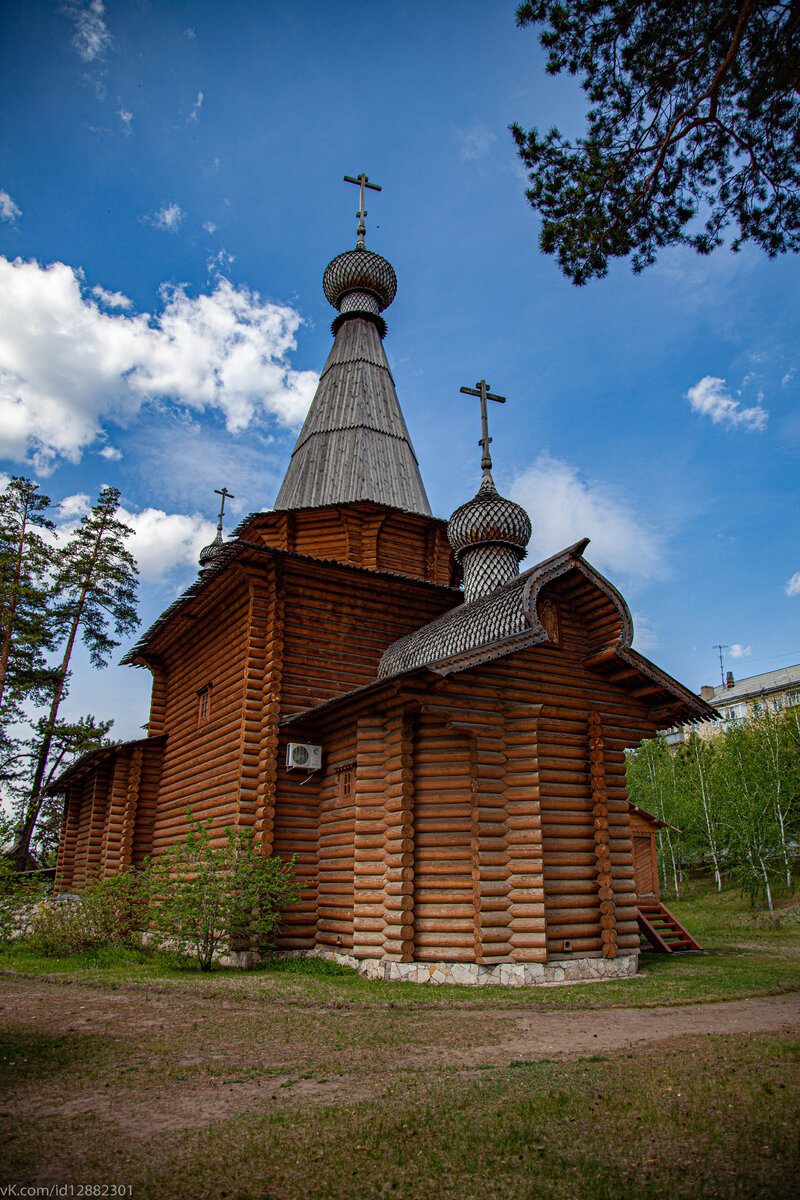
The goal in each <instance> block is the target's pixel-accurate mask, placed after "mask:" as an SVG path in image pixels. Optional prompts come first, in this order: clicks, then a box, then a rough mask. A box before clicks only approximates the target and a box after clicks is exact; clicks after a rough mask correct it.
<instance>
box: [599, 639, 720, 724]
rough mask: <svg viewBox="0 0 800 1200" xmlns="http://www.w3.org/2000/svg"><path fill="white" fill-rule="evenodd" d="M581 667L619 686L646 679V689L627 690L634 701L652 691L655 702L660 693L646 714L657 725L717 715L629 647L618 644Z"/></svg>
mask: <svg viewBox="0 0 800 1200" xmlns="http://www.w3.org/2000/svg"><path fill="white" fill-rule="evenodd" d="M583 665H584V666H585V667H589V669H590V670H593V671H597V672H598V673H599V674H601V675H603V676H604V677H605V678H607V679H609V682H613V683H617V684H618V685H619V686H621V687H625V686H626V685H625V682H624V681H625V680H626V679H630V680H631V681H633V680H641V679H643V680H645V681H646V682H647V684H648V685H649V686H646V687H644V688H642V687H639V688H632V687H630V688H627V689H626V690H628V691H629V692H630V693H631V694H632V695H634V696H635V697H636V698H642V697H644V696H647V695H648V694H650V693H651V692H652V693H653V694H654V700H655V699H656V697H657V696H658V694H659V693H660V695H661V698H662V699H663V703H661V704H657V703H654V704H653V705H652V707H651V708H650V709H649V711H648V714H647V715H648V717H649V719H650V720H651V721H653V722H654V724H656V725H658V724H659V723H660V722H662V721H666V722H669V721H687V720H688V721H710V720H714V718H715V717H716V715H717V714H716V711H715V710H714V709H713V708H712V707H711V705H710V704H707V703H706V701H705V700H703V699H701V698H700V696H696V695H695V694H694V692H690V691H689V689H688V688H686V687H684V686H683V684H682V683H678V681H677V679H673V678H672V676H671V675H668V674H667V673H666V671H662V670H661V668H660V667H657V666H656V665H655V663H652V662H650V659H649V658H645V657H644V655H642V654H639V652H638V651H637V650H634V649H633V648H632V647H631V646H625V645H620V644H619V643H617V645H615V646H611V647H608V648H607V649H605V650H602V651H601V652H600V653H599V654H594V655H591V656H590V657H588V658H585V659H584V660H583ZM619 667H623V668H624V669H623V670H622V672H620V671H619Z"/></svg>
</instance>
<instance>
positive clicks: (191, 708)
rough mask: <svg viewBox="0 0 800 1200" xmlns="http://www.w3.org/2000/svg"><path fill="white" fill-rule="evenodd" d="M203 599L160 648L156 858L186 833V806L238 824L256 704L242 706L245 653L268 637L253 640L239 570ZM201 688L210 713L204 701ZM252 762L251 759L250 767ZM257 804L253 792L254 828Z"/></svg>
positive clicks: (199, 815)
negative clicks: (162, 682) (245, 743)
mask: <svg viewBox="0 0 800 1200" xmlns="http://www.w3.org/2000/svg"><path fill="white" fill-rule="evenodd" d="M203 599H204V603H203V605H202V606H201V605H198V606H197V608H196V610H192V616H191V619H189V618H187V617H182V616H180V615H179V616H178V617H177V618H176V621H175V625H176V628H175V629H174V630H172V631H171V637H170V638H169V641H168V642H167V643H166V644H165V645H163V647H160V654H159V658H160V661H161V663H162V670H163V673H164V675H165V677H166V699H165V703H164V729H165V731H166V733H167V739H166V743H165V747H164V757H163V764H162V769H161V779H160V785H159V791H158V808H157V812H156V814H155V821H154V828H153V835H152V849H153V853H154V855H155V856H158V855H159V854H161V853H163V852H164V850H165V849H166V848H167V847H168V846H169V845H171V844H172V842H173V841H174V840H175V839H176V838H177V837H179V836H181V835H182V834H183V833H184V832H185V829H186V817H185V813H186V810H187V808H190V809H191V810H192V814H193V816H194V817H195V819H196V820H202V821H206V820H208V819H209V818H211V819H212V820H213V822H214V825H215V826H217V827H219V828H220V830H221V829H222V828H223V827H224V826H226V825H230V824H234V823H235V822H236V820H237V818H238V814H239V789H240V782H241V779H240V768H241V767H242V765H243V757H244V756H243V753H242V750H243V747H242V731H243V722H245V723H246V722H247V720H248V718H251V719H252V704H251V705H250V708H249V709H248V706H247V705H246V704H245V700H246V699H247V698H248V694H247V673H246V672H247V666H248V656H249V655H252V654H255V655H257V654H258V653H259V652H260V651H262V650H263V645H262V644H256V645H254V642H257V639H258V636H259V634H260V635H261V637H262V639H263V630H255V631H254V634H253V638H251V636H250V619H251V616H254V615H255V614H254V612H253V598H252V596H251V589H250V586H249V581H248V579H247V578H246V577H245V576H244V574H243V573H242V572H240V571H235V570H230V571H229V572H228V573H227V575H226V577H225V578H224V579H220V580H218V581H215V585H214V586H212V587H211V588H209V594H208V595H205V596H204V597H203ZM204 689H205V690H207V710H206V711H205V712H203V711H202V710H201V704H200V696H201V693H202V692H203V691H204ZM249 698H250V699H252V697H249ZM251 761H252V759H251V756H250V755H248V756H246V762H245V764H244V765H245V769H246V768H247V767H249V766H250V764H251ZM248 783H249V780H248ZM254 803H255V801H254V797H253V796H252V792H251V791H250V790H248V795H247V800H246V812H245V816H246V819H247V820H248V821H249V822H250V823H252V822H253V820H254V816H255V814H254Z"/></svg>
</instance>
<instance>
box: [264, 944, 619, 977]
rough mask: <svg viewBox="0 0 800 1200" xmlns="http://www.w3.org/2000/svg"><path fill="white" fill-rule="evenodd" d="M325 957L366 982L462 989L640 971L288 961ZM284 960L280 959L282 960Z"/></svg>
mask: <svg viewBox="0 0 800 1200" xmlns="http://www.w3.org/2000/svg"><path fill="white" fill-rule="evenodd" d="M289 956H292V957H301V956H302V957H305V958H327V959H330V960H331V961H332V962H337V963H341V964H342V965H343V966H346V967H352V968H353V969H354V970H356V971H358V972H359V974H360V975H364V976H365V977H366V978H367V979H382V980H384V981H385V982H387V983H458V984H462V985H463V986H466V987H489V986H491V985H493V984H494V985H499V986H501V987H547V986H548V985H550V986H551V987H552V986H553V985H561V984H567V983H599V982H601V981H602V980H606V979H629V978H630V977H631V976H632V975H635V974H636V973H637V971H638V969H639V955H638V954H620V955H618V956H617V958H571V959H563V960H561V961H560V962H550V963H514V962H504V963H496V964H494V965H493V966H479V965H478V964H477V963H448V962H437V963H421V962H395V961H394V960H392V959H388V958H356V957H355V955H352V954H341V953H340V952H339V951H336V950H326V949H322V948H319V949H316V950H290V951H288V952H287V953H286V957H289ZM280 957H284V955H280Z"/></svg>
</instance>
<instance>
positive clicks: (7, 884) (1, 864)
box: [0, 858, 46, 943]
mask: <svg viewBox="0 0 800 1200" xmlns="http://www.w3.org/2000/svg"><path fill="white" fill-rule="evenodd" d="M45 892H46V887H45V886H44V885H43V884H41V883H38V882H32V881H31V880H30V879H29V878H25V877H23V876H21V875H20V873H19V872H18V871H17V869H16V868H15V867H14V865H13V864H12V863H11V862H10V861H9V860H8V859H7V858H3V859H0V943H2V942H9V941H11V940H12V938H16V937H19V936H20V935H21V933H22V932H23V930H24V929H25V927H26V926H27V925H28V923H29V920H30V914H31V913H32V911H33V908H34V906H35V905H36V904H37V903H38V902H39V901H40V900H41V899H42V898H43V896H44V895H45Z"/></svg>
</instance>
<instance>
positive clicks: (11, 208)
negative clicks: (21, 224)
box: [0, 188, 22, 225]
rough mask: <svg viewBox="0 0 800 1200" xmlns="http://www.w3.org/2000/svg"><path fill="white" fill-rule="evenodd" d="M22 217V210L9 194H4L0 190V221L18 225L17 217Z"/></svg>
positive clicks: (0, 189)
mask: <svg viewBox="0 0 800 1200" xmlns="http://www.w3.org/2000/svg"><path fill="white" fill-rule="evenodd" d="M21 216H22V209H21V208H19V207H18V206H17V205H16V204H15V203H14V201H13V200H12V199H11V197H10V196H9V194H8V192H4V191H3V190H2V188H0V221H8V222H9V224H11V225H16V223H17V217H21Z"/></svg>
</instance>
